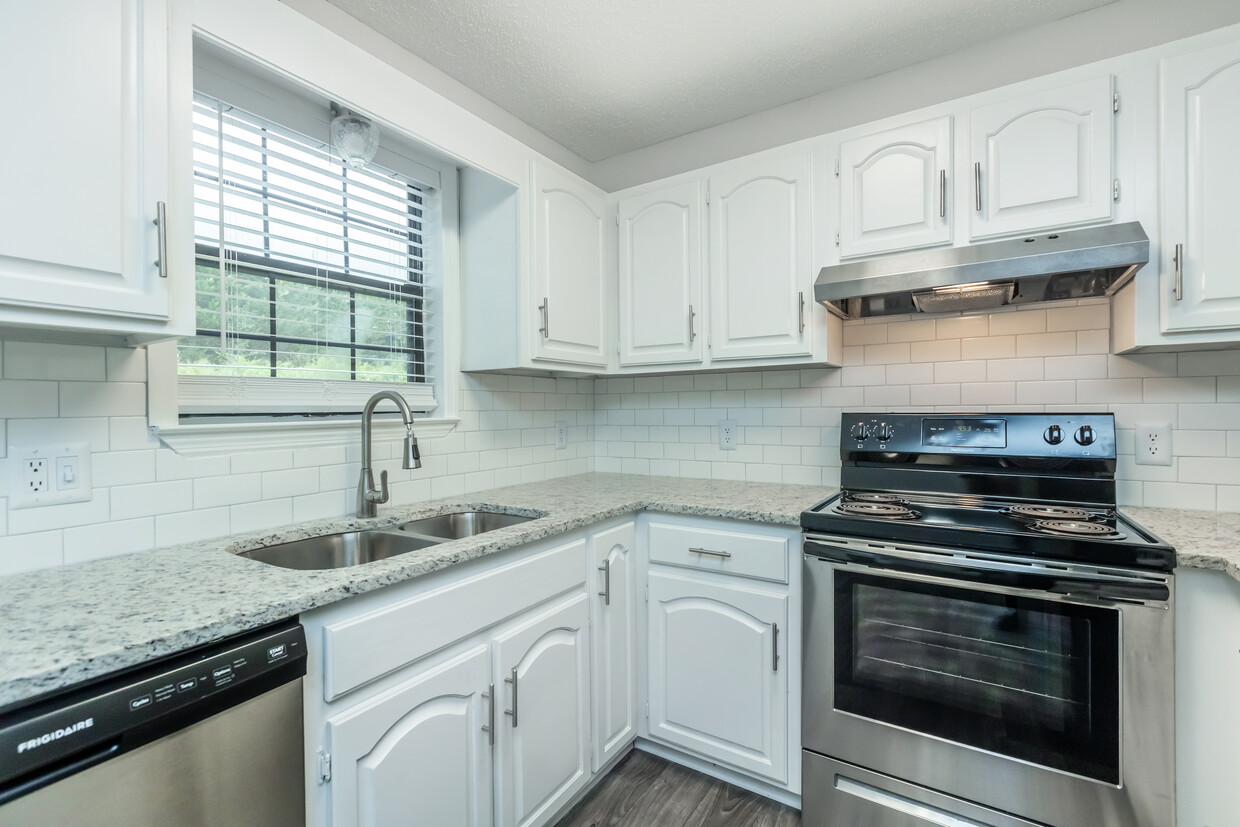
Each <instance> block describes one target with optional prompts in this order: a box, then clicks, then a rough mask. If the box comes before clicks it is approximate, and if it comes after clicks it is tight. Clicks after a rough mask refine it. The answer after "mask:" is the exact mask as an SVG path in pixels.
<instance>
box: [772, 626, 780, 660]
mask: <svg viewBox="0 0 1240 827" xmlns="http://www.w3.org/2000/svg"><path fill="white" fill-rule="evenodd" d="M771 671H772V672H778V671H779V624H778V623H772V624H771Z"/></svg>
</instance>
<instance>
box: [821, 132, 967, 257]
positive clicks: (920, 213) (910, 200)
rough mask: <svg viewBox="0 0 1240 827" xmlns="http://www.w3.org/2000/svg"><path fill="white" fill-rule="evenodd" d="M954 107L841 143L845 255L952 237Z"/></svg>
mask: <svg viewBox="0 0 1240 827" xmlns="http://www.w3.org/2000/svg"><path fill="white" fill-rule="evenodd" d="M952 183H953V179H952V119H951V116H950V115H944V116H943V117H941V118H934V119H933V120H928V121H923V122H921V123H915V124H911V125H909V126H901V127H897V128H895V129H888V130H884V131H882V132H876V133H873V134H871V135H865V136H862V137H860V138H854V139H853V140H850V141H845V142H844V143H843V144H841V145H840V156H839V184H840V256H841V258H848V257H850V256H865V255H871V254H874V253H888V252H892V251H895V250H907V249H909V248H912V247H929V246H932V245H935V244H950V243H951V240H952V221H951V212H950V210H951V204H950V198H949V196H950V192H951V190H950V188H951V185H952Z"/></svg>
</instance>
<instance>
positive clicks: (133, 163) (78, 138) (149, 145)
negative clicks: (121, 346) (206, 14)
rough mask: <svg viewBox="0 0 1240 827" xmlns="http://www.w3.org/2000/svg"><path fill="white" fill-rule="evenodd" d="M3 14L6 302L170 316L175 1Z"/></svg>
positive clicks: (0, 199)
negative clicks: (161, 247) (166, 249)
mask: <svg viewBox="0 0 1240 827" xmlns="http://www.w3.org/2000/svg"><path fill="white" fill-rule="evenodd" d="M3 17H4V22H3V25H0V54H3V55H4V62H5V66H6V70H5V71H4V72H0V90H3V93H4V94H3V98H4V101H5V109H6V110H7V111H8V113H9V115H10V117H9V119H8V123H7V124H6V126H5V127H4V128H3V129H2V130H0V181H3V182H4V183H3V185H2V186H0V227H3V228H4V229H3V232H0V306H3V305H9V306H14V307H35V308H40V309H44V310H47V309H52V310H58V311H66V312H69V313H73V312H83V313H91V314H94V315H104V316H116V317H138V318H146V319H163V318H167V316H168V289H167V281H166V280H165V279H161V278H160V277H159V268H158V267H157V266H156V265H155V261H156V260H157V259H158V257H159V256H158V249H157V248H158V231H157V230H156V228H155V227H154V226H153V224H152V221H153V220H154V218H155V216H156V202H158V201H166V200H167V194H166V193H167V147H168V114H167V84H168V60H167V43H168V19H167V2H166V0H49V2H40V3H6V4H5V7H4V13H3ZM6 317H7V318H13V319H15V320H17V321H19V322H20V316H7V315H6ZM68 324H69V325H70V326H72V324H73V323H72V322H69V323H68Z"/></svg>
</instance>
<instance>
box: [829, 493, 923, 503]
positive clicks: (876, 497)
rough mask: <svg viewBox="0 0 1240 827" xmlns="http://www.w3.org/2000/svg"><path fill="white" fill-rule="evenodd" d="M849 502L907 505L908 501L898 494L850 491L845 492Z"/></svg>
mask: <svg viewBox="0 0 1240 827" xmlns="http://www.w3.org/2000/svg"><path fill="white" fill-rule="evenodd" d="M845 497H846V498H847V499H848V501H849V502H854V503H895V504H896V505H907V504H908V501H907V500H905V499H904V498H903V497H901V496H900V495H898V494H880V493H878V492H877V491H856V492H853V491H850V492H848V493H847V494H845Z"/></svg>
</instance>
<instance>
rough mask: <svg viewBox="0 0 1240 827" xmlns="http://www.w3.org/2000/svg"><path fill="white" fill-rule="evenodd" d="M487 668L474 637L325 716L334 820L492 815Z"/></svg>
mask: <svg viewBox="0 0 1240 827" xmlns="http://www.w3.org/2000/svg"><path fill="white" fill-rule="evenodd" d="M490 674H491V670H490V652H489V649H488V647H486V646H475V647H473V648H471V649H469V650H468V651H467V652H465V653H463V654H462V655H460V656H459V657H456V658H454V659H452V660H451V661H449V662H447V663H445V664H442V665H440V666H438V667H436V668H434V669H431V670H430V671H428V672H425V673H423V674H421V675H419V676H417V677H416V678H414V679H412V680H410V681H408V682H407V683H404V684H401V685H399V686H397V687H395V688H394V689H392V690H391V691H389V692H385V693H383V694H381V695H379V696H377V697H375V698H373V699H372V700H370V701H367V702H366V703H363V704H361V705H359V706H358V707H355V708H353V709H351V710H349V711H348V712H345V713H343V714H342V715H338V716H336V717H334V718H332V719H331V720H330V721H328V727H327V728H328V739H329V740H328V743H329V747H328V749H329V750H330V752H331V754H332V780H331V787H332V790H331V821H330V823H331V825H332V827H344V826H345V825H361V826H362V827H383V826H384V825H390V824H408V823H413V822H416V823H418V824H454V825H456V824H459V825H486V824H490V823H491V815H492V808H491V746H490V742H489V738H488V735H487V733H486V732H485V731H484V730H483V727H484V726H487V725H488V722H489V721H490V714H491V709H490V706H489V705H490V701H489V700H488V699H487V698H486V697H485V694H486V693H487V690H488V684H489V682H490ZM413 814H416V818H413ZM411 819H412V820H411Z"/></svg>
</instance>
